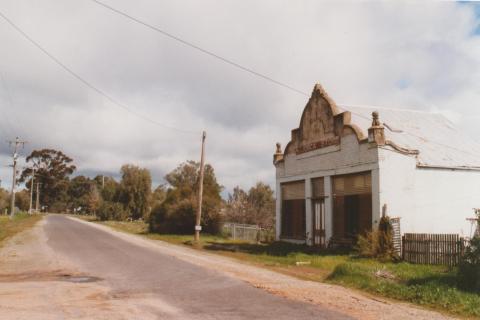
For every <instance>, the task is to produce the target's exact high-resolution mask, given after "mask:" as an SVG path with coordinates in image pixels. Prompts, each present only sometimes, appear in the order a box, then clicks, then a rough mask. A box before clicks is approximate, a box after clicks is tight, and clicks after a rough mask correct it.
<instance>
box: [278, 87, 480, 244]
mask: <svg viewBox="0 0 480 320" xmlns="http://www.w3.org/2000/svg"><path fill="white" fill-rule="evenodd" d="M274 165H275V167H276V181H277V183H276V190H277V212H276V215H277V226H276V227H277V235H276V236H277V239H282V240H286V241H292V242H299V243H304V242H307V243H308V244H316V245H320V246H326V245H328V244H329V243H332V242H333V241H340V242H345V241H346V242H348V241H354V240H353V239H354V238H355V237H356V236H357V235H358V234H360V233H362V232H364V231H367V230H369V229H372V227H374V226H375V225H376V224H377V223H378V220H379V218H380V216H381V214H382V210H383V211H385V210H386V212H387V214H388V215H390V216H393V217H399V218H400V221H401V229H402V231H403V232H424V233H440V232H442V233H460V234H462V235H467V236H468V235H469V233H470V223H469V222H468V221H467V218H469V217H472V216H473V210H472V208H474V207H480V204H479V202H480V146H479V145H478V144H477V143H476V142H475V141H473V140H471V139H469V138H468V137H466V136H464V135H463V134H461V132H459V131H458V130H457V129H455V128H454V127H453V125H452V124H451V123H450V122H448V120H446V119H445V118H444V117H443V116H441V115H439V114H433V113H426V112H417V111H410V110H398V109H383V108H364V107H351V106H350V107H347V106H337V105H336V104H335V102H334V101H333V100H332V99H331V98H330V97H329V96H328V95H327V93H326V92H325V91H324V89H323V88H322V87H321V86H320V85H318V84H317V85H316V86H315V88H314V90H313V93H312V96H311V98H310V99H309V101H308V103H307V105H306V106H305V109H304V111H303V114H302V116H301V120H300V125H299V127H298V128H297V129H294V130H292V137H291V141H290V142H289V143H288V144H287V145H286V147H285V150H284V151H283V152H282V150H281V146H280V144H277V150H276V152H275V154H274Z"/></svg>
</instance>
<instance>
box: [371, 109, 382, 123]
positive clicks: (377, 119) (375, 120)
mask: <svg viewBox="0 0 480 320" xmlns="http://www.w3.org/2000/svg"><path fill="white" fill-rule="evenodd" d="M381 125H382V124H381V123H380V117H379V115H378V111H373V112H372V127H380V126H381Z"/></svg>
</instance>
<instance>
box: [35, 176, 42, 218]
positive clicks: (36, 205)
mask: <svg viewBox="0 0 480 320" xmlns="http://www.w3.org/2000/svg"><path fill="white" fill-rule="evenodd" d="M40 185H41V183H40V182H37V201H36V203H35V211H36V212H37V214H38V207H39V205H40Z"/></svg>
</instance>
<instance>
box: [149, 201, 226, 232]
mask: <svg viewBox="0 0 480 320" xmlns="http://www.w3.org/2000/svg"><path fill="white" fill-rule="evenodd" d="M196 208H197V205H196V203H195V200H194V199H183V200H177V201H171V202H170V201H165V202H163V203H162V204H161V205H159V206H157V207H155V208H153V210H152V212H151V215H150V221H149V222H150V223H149V225H150V231H153V232H158V233H175V234H190V233H193V231H194V227H195V217H196V210H197V209H196ZM222 220H223V219H222V216H221V215H220V213H219V210H218V207H217V206H215V205H214V204H212V203H211V202H210V201H208V198H207V199H205V201H204V202H203V206H202V221H201V225H202V231H203V232H206V233H210V234H219V233H220V232H221V229H222V224H223V221H222Z"/></svg>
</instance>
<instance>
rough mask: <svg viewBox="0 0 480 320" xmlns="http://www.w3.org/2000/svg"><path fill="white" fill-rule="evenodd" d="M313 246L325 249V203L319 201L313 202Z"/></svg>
mask: <svg viewBox="0 0 480 320" xmlns="http://www.w3.org/2000/svg"><path fill="white" fill-rule="evenodd" d="M312 226H313V230H312V234H313V244H314V245H315V246H319V247H322V248H324V247H325V201H324V199H317V200H314V201H313V223H312Z"/></svg>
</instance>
